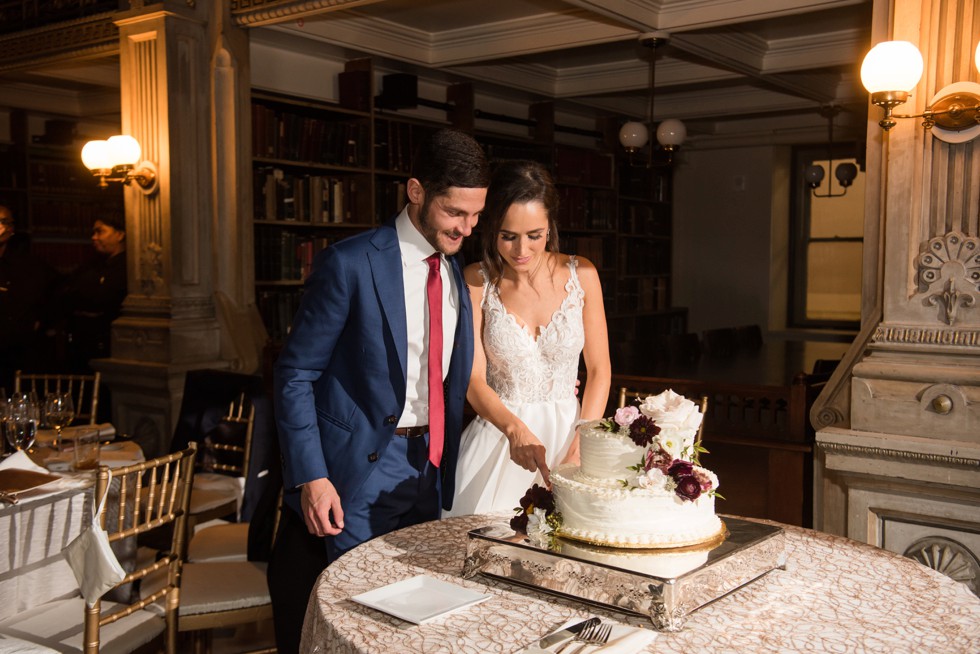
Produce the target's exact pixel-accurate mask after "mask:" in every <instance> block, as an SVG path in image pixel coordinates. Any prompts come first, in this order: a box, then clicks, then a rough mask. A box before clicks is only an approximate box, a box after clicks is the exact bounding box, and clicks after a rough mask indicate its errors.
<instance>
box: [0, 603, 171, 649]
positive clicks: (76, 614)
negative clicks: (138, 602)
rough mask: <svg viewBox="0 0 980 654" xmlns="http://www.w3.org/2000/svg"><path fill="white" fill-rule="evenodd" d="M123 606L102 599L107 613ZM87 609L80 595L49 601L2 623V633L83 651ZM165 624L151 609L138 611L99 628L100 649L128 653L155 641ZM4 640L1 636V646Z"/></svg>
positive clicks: (56, 646) (52, 647)
mask: <svg viewBox="0 0 980 654" xmlns="http://www.w3.org/2000/svg"><path fill="white" fill-rule="evenodd" d="M120 608H122V605H120V604H115V603H113V602H103V603H102V613H103V615H106V614H109V613H112V612H114V611H117V610H119V609H120ZM84 610H85V600H83V599H82V598H80V597H79V598H73V599H66V600H57V601H54V602H48V603H47V604H42V605H41V606H38V607H35V608H33V609H31V610H29V611H24V612H22V613H18V614H17V615H16V616H14V617H12V618H10V619H9V620H5V621H3V622H2V623H0V637H3V638H7V637H11V638H15V639H19V640H20V641H27V642H31V643H35V644H37V645H41V646H44V647H48V648H51V649H53V650H54V651H56V652H62V653H65V654H70V653H78V652H82V651H84V650H83V647H82V633H83V619H84V618H83V616H84ZM165 628H166V622H165V621H164V620H163V619H162V618H160V617H157V616H155V615H153V614H152V613H150V612H149V611H137V612H136V613H134V614H133V615H129V616H126V617H125V618H122V619H121V620H117V621H116V622H113V623H112V624H109V625H106V626H105V627H102V629H100V630H99V641H100V648H99V652H100V654H128V653H129V652H132V651H133V650H135V649H136V648H138V647H141V646H143V645H145V644H146V643H149V642H150V641H152V640H153V639H154V638H156V637H157V636H159V635H160V634H161V633H163V631H164V629H165ZM14 642H17V641H14ZM3 644H4V641H3V640H0V647H2V645H3ZM3 651H4V652H6V651H7V650H6V649H3ZM14 651H18V650H14ZM25 651H32V650H25ZM37 651H39V652H43V651H46V650H43V649H42V650H37Z"/></svg>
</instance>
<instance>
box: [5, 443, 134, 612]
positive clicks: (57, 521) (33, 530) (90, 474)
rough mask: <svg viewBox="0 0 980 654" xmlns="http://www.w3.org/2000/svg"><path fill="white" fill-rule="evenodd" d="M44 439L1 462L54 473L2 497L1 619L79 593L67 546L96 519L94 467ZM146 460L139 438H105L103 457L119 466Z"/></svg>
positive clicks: (11, 468)
mask: <svg viewBox="0 0 980 654" xmlns="http://www.w3.org/2000/svg"><path fill="white" fill-rule="evenodd" d="M65 460H67V459H66V458H65V454H64V452H62V453H58V452H57V451H55V450H54V449H52V448H50V447H48V444H47V443H46V442H45V441H44V440H43V439H39V445H38V446H37V447H36V448H34V449H33V450H32V451H31V452H29V453H28V452H23V451H21V452H17V453H14V454H12V455H11V456H8V457H7V458H6V459H4V460H3V461H2V462H0V471H4V470H7V471H16V470H23V471H29V472H31V473H40V474H48V475H49V476H50V479H49V480H41V481H43V482H44V483H42V484H41V485H38V486H36V487H33V488H26V489H23V490H19V491H16V492H13V493H10V494H8V495H7V496H6V499H5V500H4V501H3V502H2V503H0V621H2V620H6V619H7V618H9V617H11V616H13V615H15V614H17V613H19V612H21V611H26V610H28V609H31V608H34V607H36V606H39V605H41V604H44V603H45V602H49V601H52V600H56V599H61V598H66V597H72V596H74V595H77V594H78V592H79V590H78V581H77V580H76V579H75V575H74V573H73V572H72V570H71V568H70V567H69V566H68V562H67V561H66V560H65V558H64V556H63V555H62V553H61V551H62V550H63V549H64V547H65V546H66V545H68V543H70V542H71V541H72V540H73V539H74V538H75V537H77V536H78V535H79V534H80V533H81V532H82V531H83V530H84V529H85V528H86V527H87V526H88V525H89V524H90V523H91V521H92V511H93V508H94V504H93V502H94V498H93V494H94V487H95V472H96V471H94V470H86V471H73V470H71V469H70V467H69V466H66V465H62V464H63V463H64V461H65ZM143 460H144V454H143V451H142V449H141V448H140V446H139V445H138V444H136V443H135V442H132V441H128V440H123V441H115V442H108V443H105V444H103V446H102V448H101V451H100V455H99V461H100V463H102V464H105V465H108V466H109V467H119V466H124V465H129V464H132V463H138V462H140V461H143Z"/></svg>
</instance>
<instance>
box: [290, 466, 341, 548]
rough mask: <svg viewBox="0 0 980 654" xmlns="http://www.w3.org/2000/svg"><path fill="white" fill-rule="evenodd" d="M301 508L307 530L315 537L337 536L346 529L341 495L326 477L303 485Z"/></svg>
mask: <svg viewBox="0 0 980 654" xmlns="http://www.w3.org/2000/svg"><path fill="white" fill-rule="evenodd" d="M300 506H301V507H302V509H303V520H305V521H306V528H307V529H309V531H310V533H311V534H313V535H314V536H336V535H337V534H339V533H340V532H341V530H342V529H343V528H344V510H343V508H341V506H340V495H338V494H337V489H336V488H334V487H333V484H331V483H330V480H329V479H327V478H326V477H324V478H322V479H314V480H313V481H311V482H308V483H306V484H303V490H302V491H301V493H300Z"/></svg>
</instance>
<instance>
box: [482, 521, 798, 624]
mask: <svg viewBox="0 0 980 654" xmlns="http://www.w3.org/2000/svg"><path fill="white" fill-rule="evenodd" d="M723 522H724V523H725V526H726V527H727V533H726V534H725V535H724V537H723V538H718V539H715V540H714V541H712V542H710V543H707V544H705V545H702V546H695V547H687V548H679V549H665V550H637V549H625V550H621V549H615V548H608V547H596V546H591V545H587V544H584V543H578V542H576V541H568V540H565V539H563V538H557V539H554V541H553V542H552V544H551V545H550V547H539V546H536V545H534V544H532V543H531V542H530V541H529V540H528V539H527V538H526V537H525V536H524V535H523V534H516V533H514V531H513V530H512V529H510V528H509V527H507V526H505V525H490V526H487V527H481V528H479V529H474V530H472V531H470V532H469V540H468V542H467V547H466V561H465V563H464V564H463V577H464V578H469V577H472V576H474V575H476V574H483V575H486V576H489V577H494V578H497V579H501V580H504V581H507V582H510V583H514V584H518V585H521V586H526V587H529V588H534V589H537V590H541V591H544V592H547V593H552V594H555V595H559V596H562V597H566V598H571V599H575V600H578V601H582V602H586V603H588V604H593V605H597V606H600V607H603V608H606V609H612V610H615V611H621V612H624V613H630V614H633V615H639V616H645V617H649V618H650V621H651V622H652V623H653V626H654V628H656V629H658V630H662V631H680V630H681V629H682V628H683V626H684V623H685V621H686V620H687V616H689V615H690V614H691V613H693V612H694V611H697V610H698V609H699V608H701V607H702V606H705V605H707V604H710V603H711V602H713V601H715V600H717V599H719V598H721V597H724V596H725V595H727V594H728V593H731V592H734V591H736V590H738V589H739V588H741V587H742V586H745V585H746V584H749V583H751V582H753V581H755V580H756V579H759V578H760V577H762V576H763V575H766V574H768V573H769V572H771V571H773V570H775V569H777V568H782V567H783V566H784V564H785V562H786V555H785V546H784V545H785V544H784V541H783V529H782V527H778V526H775V525H767V524H761V523H757V522H750V521H748V520H742V519H739V518H733V517H728V516H723Z"/></svg>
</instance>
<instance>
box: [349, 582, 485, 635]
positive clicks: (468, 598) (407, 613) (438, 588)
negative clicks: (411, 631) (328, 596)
mask: <svg viewBox="0 0 980 654" xmlns="http://www.w3.org/2000/svg"><path fill="white" fill-rule="evenodd" d="M489 597H490V596H489V595H483V594H481V593H478V592H476V591H474V590H470V589H468V588H463V587H462V586H457V585H455V584H449V583H446V582H445V581H439V580H438V579H433V578H432V577H427V576H426V575H418V576H417V577H412V578H410V579H403V580H401V581H398V582H395V583H393V584H389V585H387V586H382V587H381V588H375V589H374V590H369V591H368V592H366V593H361V594H360V595H355V596H354V597H352V598H351V599H352V600H354V601H355V602H357V603H358V604H363V605H364V606H370V607H371V608H372V609H377V610H379V611H383V612H384V613H388V614H390V615H393V616H395V617H396V618H401V619H402V620H407V621H408V622H414V623H415V624H422V623H423V622H427V621H429V620H431V619H433V618H436V617H439V616H441V615H445V614H447V613H449V612H451V611H455V610H456V609H461V608H463V607H464V606H470V605H472V604H477V603H479V602H482V601H483V600H485V599H489Z"/></svg>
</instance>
